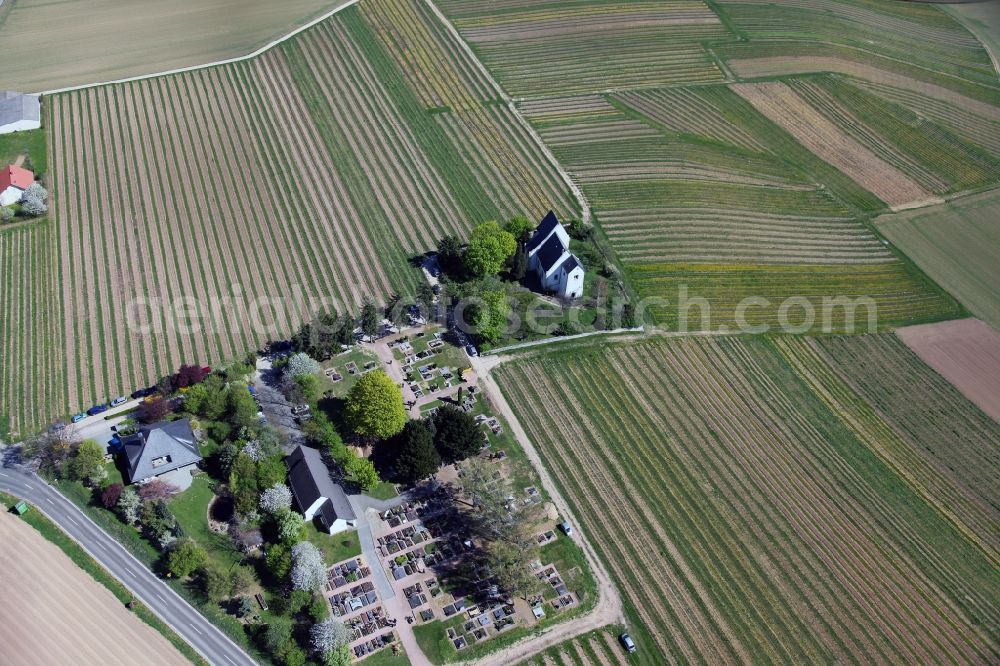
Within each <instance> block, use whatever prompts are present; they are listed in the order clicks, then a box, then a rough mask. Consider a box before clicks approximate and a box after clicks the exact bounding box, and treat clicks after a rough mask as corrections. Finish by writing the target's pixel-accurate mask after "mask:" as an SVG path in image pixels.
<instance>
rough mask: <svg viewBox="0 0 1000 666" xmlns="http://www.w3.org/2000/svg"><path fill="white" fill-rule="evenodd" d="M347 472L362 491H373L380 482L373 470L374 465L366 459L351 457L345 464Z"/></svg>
mask: <svg viewBox="0 0 1000 666" xmlns="http://www.w3.org/2000/svg"><path fill="white" fill-rule="evenodd" d="M347 472H348V473H350V474H351V475H352V476H353V477H354V480H355V482H357V484H358V485H359V486H361V487H362V488H363V489H364V490H375V487H376V486H378V484H379V483H380V482H381V481H382V479H380V478H379V475H378V472H377V471H376V470H375V465H374V464H372V461H371V460H368V459H367V458H361V457H358V456H352V457H351V458H350V459H349V461H348V463H347Z"/></svg>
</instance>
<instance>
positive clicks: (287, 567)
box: [264, 543, 292, 580]
mask: <svg viewBox="0 0 1000 666" xmlns="http://www.w3.org/2000/svg"><path fill="white" fill-rule="evenodd" d="M264 561H265V562H266V563H267V570H268V571H270V572H271V574H272V575H273V576H274V577H275V578H276V579H277V580H282V579H283V578H284V577H285V576H287V575H288V572H289V571H291V570H292V553H291V551H289V550H288V548H287V547H286V546H284V545H282V544H280V543H279V544H274V545H273V546H270V547H269V548H268V549H267V554H266V555H265V556H264Z"/></svg>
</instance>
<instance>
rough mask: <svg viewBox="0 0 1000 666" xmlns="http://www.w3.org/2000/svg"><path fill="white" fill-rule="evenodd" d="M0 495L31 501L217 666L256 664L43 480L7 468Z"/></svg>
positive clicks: (0, 470) (0, 479)
mask: <svg viewBox="0 0 1000 666" xmlns="http://www.w3.org/2000/svg"><path fill="white" fill-rule="evenodd" d="M0 490H3V491H4V492H6V493H9V494H11V495H14V496H15V497H18V498H20V499H24V500H26V501H28V502H29V503H30V504H31V505H32V510H36V511H37V510H41V511H42V513H44V514H45V515H46V516H48V517H49V518H50V519H52V521H53V522H54V523H56V524H57V525H59V527H60V528H62V530H63V531H64V532H66V533H67V534H68V535H69V536H70V537H71V538H72V539H73V540H74V541H76V542H77V543H78V544H80V546H81V547H82V548H83V549H84V550H85V551H87V553H89V554H90V556H91V557H93V558H94V559H95V560H97V561H98V562H100V563H101V565H102V566H104V568H105V569H107V570H108V571H109V572H110V573H111V574H112V575H113V576H114V577H115V578H117V579H118V580H120V581H121V582H122V584H123V585H125V587H126V588H128V589H129V591H131V592H132V594H134V595H135V597H136V598H137V599H139V600H140V601H142V603H144V604H146V606H148V607H149V608H150V609H151V610H152V611H153V612H154V613H155V614H156V615H157V616H158V617H159V618H160V619H161V620H163V621H164V622H166V623H167V624H168V625H170V627H171V628H172V629H173V630H174V631H175V632H177V634H178V635H179V636H180V637H181V638H183V639H184V640H186V641H187V642H188V643H190V644H191V645H192V646H193V647H194V648H195V649H196V650H198V652H200V653H201V655H202V656H203V657H204V658H205V659H207V660H208V661H209V662H210V663H211V664H213V666H251V665H253V664H255V663H256V662H255V661H254V660H253V659H252V658H251V657H250V655H248V654H247V653H246V652H244V651H243V650H242V649H241V648H239V647H238V646H237V645H236V644H235V643H233V641H232V640H230V638H229V637H228V636H226V635H225V634H223V633H222V632H221V631H220V630H219V629H217V628H216V627H215V625H213V624H212V623H211V622H209V621H208V620H206V619H205V618H204V617H203V616H202V615H201V614H200V613H199V612H198V611H196V610H195V609H194V608H193V607H192V606H191V605H190V604H188V603H187V602H186V601H184V599H182V598H181V597H180V596H179V595H178V594H177V593H176V592H174V590H173V589H171V588H170V586H168V585H167V584H166V583H164V582H163V581H162V580H160V579H159V578H157V577H156V576H155V575H153V574H152V573H151V572H150V571H149V570H148V569H147V568H146V567H145V566H143V564H142V563H141V562H139V560H137V559H135V557H133V556H132V554H131V553H129V552H128V551H127V550H125V548H123V547H122V546H121V545H120V544H119V543H118V542H117V541H115V540H114V539H112V538H111V537H110V536H109V535H108V534H107V533H106V532H105V531H104V530H102V529H101V528H99V527H98V526H97V525H96V524H95V523H94V522H93V521H91V520H90V518H88V517H87V516H86V514H84V513H83V511H81V510H80V508H79V507H77V506H76V505H75V504H73V503H72V502H71V501H70V500H68V499H66V498H65V497H64V496H63V495H62V494H61V493H59V492H58V491H57V490H55V489H54V488H52V487H51V486H49V485H48V484H47V483H46V482H45V481H44V480H43V479H41V478H40V477H38V476H37V475H35V474H30V473H26V472H23V471H18V470H16V469H14V468H12V467H2V468H0Z"/></svg>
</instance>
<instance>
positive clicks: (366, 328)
mask: <svg viewBox="0 0 1000 666" xmlns="http://www.w3.org/2000/svg"><path fill="white" fill-rule="evenodd" d="M378 321H379V317H378V308H376V307H375V304H374V303H372V301H371V299H370V298H367V297H366V298H365V300H364V301H363V302H362V303H361V333H362V335H367V336H368V337H369V338H371V337H374V335H375V334H376V333H378Z"/></svg>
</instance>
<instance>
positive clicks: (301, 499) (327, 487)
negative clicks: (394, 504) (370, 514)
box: [285, 445, 355, 525]
mask: <svg viewBox="0 0 1000 666" xmlns="http://www.w3.org/2000/svg"><path fill="white" fill-rule="evenodd" d="M285 464H286V465H287V466H288V482H289V483H290V484H291V486H292V492H293V493H295V500H296V501H297V502H298V503H299V507H300V508H301V509H302V510H303V511H305V510H306V509H308V508H309V507H311V506H312V505H313V504H314V503H315V502H316V500H318V499H319V498H321V497H325V498H326V499H327V501H326V502H325V503H324V504H323V505H322V506H321V507H320V514H321V515H322V516H323V520H324V521H326V524H327V525H332V524H333V523H334V521H336V520H337V518H342V519H344V520H354V519H355V515H354V509H352V508H351V503H350V502H349V501H348V500H347V493H345V492H344V489H343V488H341V487H340V486H339V485H337V484H336V483H334V482H333V479H331V478H330V470H329V469H327V467H326V464H325V463H324V462H323V457H322V456H321V455H320V452H319V451H318V450H316V449H310V448H308V447H305V446H301V445H300V446H297V447H295V450H294V451H292V453H291V455H289V456H288V457H287V458H285Z"/></svg>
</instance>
